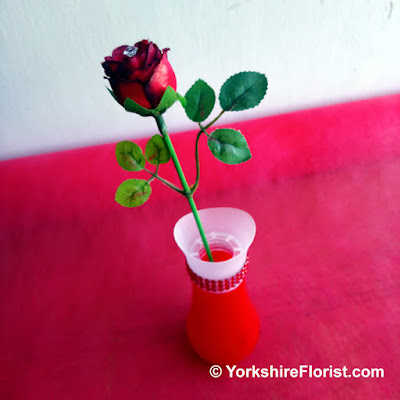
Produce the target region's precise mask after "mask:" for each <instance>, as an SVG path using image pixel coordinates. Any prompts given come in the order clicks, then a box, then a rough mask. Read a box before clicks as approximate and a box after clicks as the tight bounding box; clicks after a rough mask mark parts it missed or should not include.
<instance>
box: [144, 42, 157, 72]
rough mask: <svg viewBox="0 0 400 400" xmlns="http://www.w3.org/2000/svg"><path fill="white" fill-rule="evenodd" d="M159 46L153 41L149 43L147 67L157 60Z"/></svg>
mask: <svg viewBox="0 0 400 400" xmlns="http://www.w3.org/2000/svg"><path fill="white" fill-rule="evenodd" d="M157 50H158V47H157V46H156V45H154V44H153V43H151V42H150V43H149V47H148V48H147V57H146V62H145V67H149V66H150V65H151V64H153V62H154V61H155V56H156V54H157Z"/></svg>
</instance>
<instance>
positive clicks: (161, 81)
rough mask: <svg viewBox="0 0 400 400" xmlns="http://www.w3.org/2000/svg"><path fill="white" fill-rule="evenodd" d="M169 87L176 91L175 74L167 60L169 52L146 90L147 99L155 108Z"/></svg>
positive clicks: (164, 56) (156, 69) (163, 57)
mask: <svg viewBox="0 0 400 400" xmlns="http://www.w3.org/2000/svg"><path fill="white" fill-rule="evenodd" d="M168 86H171V87H172V88H173V89H174V90H176V76H175V72H174V70H173V69H172V67H171V64H170V63H169V61H168V59H167V51H165V52H164V54H163V56H162V59H161V61H160V63H159V64H158V66H157V67H156V68H155V70H154V73H153V75H152V77H151V78H150V81H149V83H148V84H147V85H146V88H145V91H146V95H147V98H148V99H149V101H150V103H151V105H152V106H153V107H157V105H158V104H159V102H160V100H161V97H162V96H163V94H164V92H165V89H166V88H167V87H168Z"/></svg>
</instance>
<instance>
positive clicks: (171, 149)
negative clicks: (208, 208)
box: [154, 115, 214, 262]
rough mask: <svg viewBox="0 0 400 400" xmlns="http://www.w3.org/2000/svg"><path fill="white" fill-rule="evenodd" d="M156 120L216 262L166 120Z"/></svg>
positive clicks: (205, 243)
mask: <svg viewBox="0 0 400 400" xmlns="http://www.w3.org/2000/svg"><path fill="white" fill-rule="evenodd" d="M154 118H155V120H156V122H157V126H158V129H159V131H160V133H161V134H162V135H163V137H164V140H165V144H166V146H167V148H168V150H169V153H170V154H171V158H172V161H173V163H174V165H175V169H176V172H177V173H178V176H179V179H180V181H181V183H182V187H183V190H184V195H185V197H186V198H187V199H188V202H189V205H190V208H191V209H192V213H193V216H194V219H195V221H196V224H197V228H198V229H199V233H200V236H201V240H202V241H203V245H204V248H205V250H206V253H207V256H208V259H209V261H211V262H212V261H214V260H213V257H212V254H211V250H210V247H209V245H208V242H207V238H206V235H205V233H204V229H203V226H202V224H201V221H200V217H199V213H198V211H197V207H196V203H195V202H194V199H193V192H192V191H191V190H190V188H189V185H188V183H187V181H186V178H185V175H184V174H183V171H182V167H181V165H180V163H179V160H178V156H177V155H176V152H175V149H174V146H173V145H172V142H171V139H170V137H169V135H168V130H167V126H166V124H165V122H164V118H163V117H162V116H161V115H159V116H156V117H154Z"/></svg>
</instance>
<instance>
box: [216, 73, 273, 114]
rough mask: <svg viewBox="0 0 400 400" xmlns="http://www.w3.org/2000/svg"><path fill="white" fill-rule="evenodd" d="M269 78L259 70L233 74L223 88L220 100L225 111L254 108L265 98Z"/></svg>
mask: <svg viewBox="0 0 400 400" xmlns="http://www.w3.org/2000/svg"><path fill="white" fill-rule="evenodd" d="M267 89H268V80H267V77H266V76H265V75H264V74H260V73H259V72H240V73H238V74H236V75H233V76H231V77H230V78H229V79H228V80H227V81H226V82H225V83H224V84H223V85H222V88H221V92H220V94H219V102H220V104H221V107H222V109H223V110H225V111H241V110H247V109H249V108H253V107H255V106H256V105H258V104H259V103H260V102H261V100H262V99H263V98H264V96H265V93H266V92H267Z"/></svg>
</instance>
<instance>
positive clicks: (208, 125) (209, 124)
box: [203, 110, 225, 130]
mask: <svg viewBox="0 0 400 400" xmlns="http://www.w3.org/2000/svg"><path fill="white" fill-rule="evenodd" d="M224 112H225V110H222V111H221V112H220V113H219V114H218V115H217V116H216V117H215V118H214V119H213V120H212V121H211V122H210V123H208V124H207V125H206V126H205V127H204V128H203V129H204V130H206V129H208V128H209V127H210V126H211V125H212V124H214V123H215V122H217V121H218V120H219V119H220V118H221V116H222V114H223V113H224Z"/></svg>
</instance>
